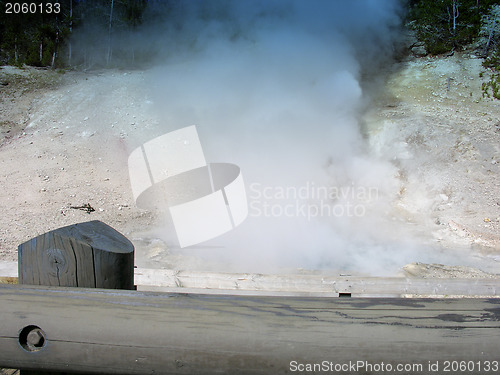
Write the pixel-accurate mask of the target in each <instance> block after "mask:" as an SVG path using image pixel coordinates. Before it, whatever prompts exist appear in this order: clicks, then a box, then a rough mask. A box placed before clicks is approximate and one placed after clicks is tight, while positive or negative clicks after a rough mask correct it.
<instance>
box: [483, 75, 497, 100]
mask: <svg viewBox="0 0 500 375" xmlns="http://www.w3.org/2000/svg"><path fill="white" fill-rule="evenodd" d="M490 91H491V94H490ZM484 97H488V98H491V97H494V98H495V99H500V74H499V73H496V74H493V75H492V76H491V79H490V80H489V81H488V82H484V83H483V98H484Z"/></svg>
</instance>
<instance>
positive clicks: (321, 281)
mask: <svg viewBox="0 0 500 375" xmlns="http://www.w3.org/2000/svg"><path fill="white" fill-rule="evenodd" d="M134 272H135V285H137V287H138V289H139V290H142V291H163V292H181V293H202V294H209V293H211V294H214V293H216V294H217V293H218V294H221V293H225V294H234V295H249V294H251V295H280V296H318V297H319V296H322V297H336V296H338V295H339V293H351V294H352V296H357V297H360V296H363V297H367V296H372V297H380V296H391V297H401V296H430V295H432V296H436V297H438V296H439V297H446V298H450V297H453V296H465V297H475V298H478V297H479V298H480V297H500V278H499V279H419V278H403V277H353V276H338V277H337V276H323V275H272V274H254V273H223V272H201V271H175V270H168V269H147V268H136V269H135V270H134ZM16 276H17V262H0V282H1V280H2V278H5V277H7V279H5V280H8V281H9V282H13V281H15V279H14V277H16Z"/></svg>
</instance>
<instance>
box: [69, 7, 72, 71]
mask: <svg viewBox="0 0 500 375" xmlns="http://www.w3.org/2000/svg"><path fill="white" fill-rule="evenodd" d="M72 33H73V0H69V35H70V36H69V43H68V65H69V66H71V53H72V50H71V35H72Z"/></svg>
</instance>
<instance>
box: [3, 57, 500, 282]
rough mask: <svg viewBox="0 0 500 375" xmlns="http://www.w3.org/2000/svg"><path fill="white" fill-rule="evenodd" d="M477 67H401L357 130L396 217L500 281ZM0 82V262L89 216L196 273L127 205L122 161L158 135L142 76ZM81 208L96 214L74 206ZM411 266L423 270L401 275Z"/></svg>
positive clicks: (487, 120)
mask: <svg viewBox="0 0 500 375" xmlns="http://www.w3.org/2000/svg"><path fill="white" fill-rule="evenodd" d="M482 71H485V69H483V68H482V67H481V60H479V59H476V58H474V57H470V56H469V55H458V54H455V56H453V57H449V58H429V59H428V58H423V59H418V60H410V61H406V62H403V63H401V64H400V65H399V66H398V67H397V69H395V70H394V72H393V73H392V74H390V75H389V77H388V80H387V83H386V85H387V89H388V90H387V94H386V95H385V96H383V97H379V98H378V99H377V100H376V101H375V107H374V108H373V109H372V110H370V111H369V112H368V113H367V114H366V116H365V122H366V129H365V131H366V134H367V140H368V142H369V144H370V147H371V152H374V153H375V154H377V155H379V156H381V157H383V158H384V159H390V160H391V161H392V162H393V163H394V164H395V165H397V166H398V170H399V178H400V180H401V182H402V185H401V186H402V188H401V191H400V195H399V199H398V200H397V202H396V203H395V205H394V206H393V207H391V208H390V209H391V214H392V215H393V216H394V218H395V219H396V220H399V221H403V222H407V223H408V224H409V225H412V226H413V228H414V230H415V232H416V233H426V235H427V236H428V235H429V234H430V236H429V237H430V238H431V240H430V241H431V242H433V243H434V245H437V246H440V247H442V248H445V249H451V251H455V249H456V251H457V254H463V253H464V252H466V253H467V254H468V256H473V257H477V259H478V264H483V265H485V267H484V269H483V271H487V272H490V273H500V179H499V163H500V101H498V100H493V99H485V98H482V95H481V83H482V82H483V80H485V79H486V77H487V76H488V74H485V77H484V78H480V77H479V73H480V72H482ZM0 82H4V83H8V84H7V85H2V86H0V129H1V133H0V137H1V138H0V144H1V145H0V184H1V190H0V209H1V212H2V215H1V218H0V260H16V259H17V245H19V244H20V243H22V242H24V241H26V240H28V239H30V238H32V237H34V236H36V235H39V234H42V233H44V232H46V231H49V230H52V229H56V228H58V227H61V226H64V225H69V224H73V223H77V222H82V221H87V220H93V219H96V220H101V221H103V222H105V223H107V224H109V225H111V226H112V227H114V228H116V229H117V230H118V231H120V232H122V233H123V234H125V235H126V236H128V237H129V238H130V239H131V240H132V241H133V242H134V244H135V245H136V248H137V254H138V261H140V262H143V263H144V264H145V265H148V266H151V264H152V261H153V260H161V261H162V262H163V263H162V264H160V265H159V266H160V267H172V268H179V269H182V268H184V269H185V268H186V267H192V268H193V269H203V267H204V263H203V261H200V260H196V259H189V258H187V257H185V258H183V257H179V256H176V257H174V256H171V257H169V256H168V251H167V249H166V248H165V245H164V243H163V242H162V241H161V240H158V239H156V238H154V237H148V235H147V232H148V228H149V227H151V226H152V225H154V223H155V222H156V218H155V215H154V214H153V213H150V212H148V211H144V210H140V209H138V208H136V206H135V202H134V201H133V197H132V193H131V190H130V186H129V181H128V170H127V157H128V154H129V153H130V151H131V150H132V149H133V148H135V147H137V146H138V145H140V144H141V143H142V142H144V141H146V140H148V139H150V138H151V137H152V136H154V135H159V134H161V132H160V133H159V132H158V130H157V129H156V128H157V126H158V123H159V121H158V118H156V117H155V114H154V110H153V109H152V99H151V98H150V97H149V96H148V95H149V91H148V90H147V85H146V78H145V73H144V72H140V71H130V72H129V71H103V72H93V73H88V74H86V73H81V72H67V73H65V74H59V73H55V72H52V71H47V70H36V69H32V68H30V69H23V70H20V69H17V68H12V67H3V68H2V69H0ZM87 203H88V204H90V205H91V206H92V207H93V208H94V209H95V212H92V213H87V212H85V211H84V210H78V209H74V208H71V207H77V206H82V205H84V204H87ZM468 265H469V264H464V266H468ZM419 267H420V273H421V274H422V275H424V274H425V273H426V272H428V271H429V268H427V269H426V268H425V266H424V267H422V266H418V265H417V266H412V267H410V268H406V271H407V273H408V274H410V275H412V276H414V275H418V274H419V271H418V269H419ZM436 267H437V269H438V270H440V271H439V272H441V275H443V274H444V275H446V274H448V273H449V272H458V274H459V275H462V276H464V275H465V276H467V275H470V276H473V275H474V274H477V272H478V271H476V270H472V269H468V268H465V267H464V268H454V269H453V270H451V269H450V268H447V267H444V266H442V267H441V266H433V268H432V272H434V273H436V272H437V271H436ZM481 268H483V267H481ZM401 271H403V269H402V270H401ZM408 271H410V272H408ZM439 272H438V273H439Z"/></svg>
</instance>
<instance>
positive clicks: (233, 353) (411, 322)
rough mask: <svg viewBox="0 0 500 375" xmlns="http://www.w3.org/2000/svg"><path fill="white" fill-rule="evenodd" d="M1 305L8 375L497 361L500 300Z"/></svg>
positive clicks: (105, 298) (97, 297)
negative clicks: (31, 336) (31, 335)
mask: <svg viewBox="0 0 500 375" xmlns="http://www.w3.org/2000/svg"><path fill="white" fill-rule="evenodd" d="M0 306H1V309H2V319H1V320H0V348H1V350H0V366H5V367H10V368H22V369H44V370H52V371H68V372H75V373H99V374H148V373H155V374H220V373H223V374H282V373H287V372H288V373H289V372H290V371H292V370H293V369H294V368H296V367H297V366H300V365H306V364H318V363H319V364H324V365H328V366H330V365H331V366H334V368H335V366H342V365H346V364H348V363H351V365H352V363H355V364H356V366H358V367H356V370H358V372H352V373H370V371H367V370H366V368H363V367H361V365H367V364H371V365H373V366H375V365H380V364H381V363H384V364H385V365H386V366H389V365H390V366H392V368H393V369H394V370H395V369H396V366H398V365H407V366H410V365H411V364H414V365H415V366H417V365H421V366H424V367H423V368H422V371H420V370H421V369H420V367H414V369H417V370H418V371H417V370H415V372H411V371H407V372H405V373H415V374H417V373H418V374H419V373H431V372H430V371H428V366H430V365H431V364H438V366H439V368H440V369H441V370H443V368H444V366H447V363H446V362H445V361H455V362H457V363H459V362H463V363H470V364H469V367H470V368H469V370H470V371H468V372H467V374H482V373H484V372H483V371H484V366H487V363H486V361H489V362H491V365H493V363H494V361H498V360H499V358H498V345H499V343H500V323H499V321H500V300H498V299H491V300H486V299H453V300H450V299H446V300H438V299H417V300H412V299H386V298H376V299H367V298H312V297H277V296H275V297H252V296H240V297H238V296H220V295H196V294H171V293H153V292H137V291H125V290H120V291H119V290H102V289H85V288H62V287H42V286H27V285H6V284H4V285H0ZM26 327H29V328H28V330H29V329H33V327H36V328H37V329H38V330H39V331H38V332H39V333H40V335H41V336H42V337H43V343H41V344H39V345H38V346H37V345H33V346H32V347H30V346H29V345H27V344H26V337H25V334H26V332H25V330H26V329H27V328H26ZM23 332H24V336H23ZM324 361H326V362H324ZM358 361H359V362H358ZM480 366H483V370H479V367H480ZM338 368H340V367H338ZM424 369H425V370H426V371H427V372H424V371H423V370H424ZM363 371H364V372H363ZM332 373H338V374H340V373H342V372H341V371H338V372H332ZM344 373H346V372H344ZM347 373H349V372H348V371H347ZM432 373H445V372H444V371H442V372H432Z"/></svg>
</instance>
